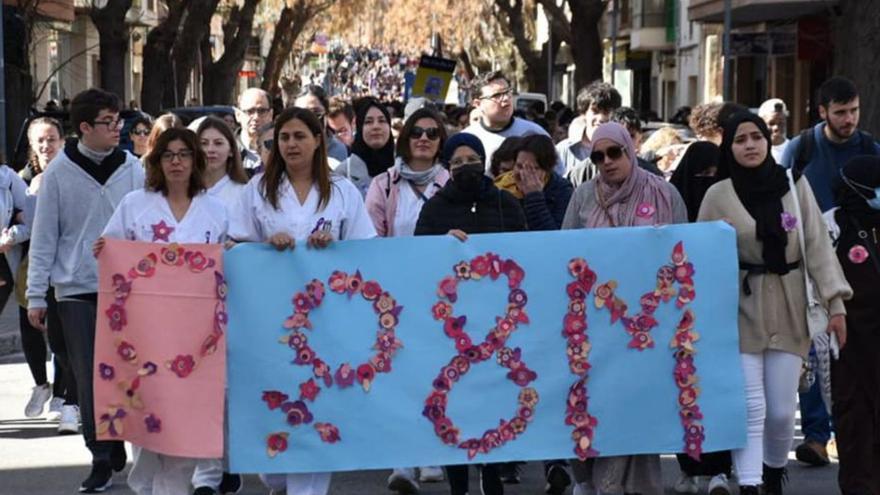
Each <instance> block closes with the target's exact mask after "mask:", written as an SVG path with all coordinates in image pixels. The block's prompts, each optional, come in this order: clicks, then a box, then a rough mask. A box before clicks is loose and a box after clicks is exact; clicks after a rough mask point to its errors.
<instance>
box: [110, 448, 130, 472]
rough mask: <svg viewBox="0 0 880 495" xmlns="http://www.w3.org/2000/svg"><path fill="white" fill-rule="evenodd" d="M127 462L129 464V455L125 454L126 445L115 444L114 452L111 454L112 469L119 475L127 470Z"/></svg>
mask: <svg viewBox="0 0 880 495" xmlns="http://www.w3.org/2000/svg"><path fill="white" fill-rule="evenodd" d="M126 462H128V454H126V452H125V443H123V442H116V443H114V444H113V452H111V453H110V467H111V468H113V470H114V471H116V472H117V473H118V472H120V471H122V470H123V469H125V463H126Z"/></svg>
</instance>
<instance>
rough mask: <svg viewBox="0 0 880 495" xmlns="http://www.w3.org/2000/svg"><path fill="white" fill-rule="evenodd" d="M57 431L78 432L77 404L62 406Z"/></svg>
mask: <svg viewBox="0 0 880 495" xmlns="http://www.w3.org/2000/svg"><path fill="white" fill-rule="evenodd" d="M58 433H79V406H62V407H61V419H60V420H59V422H58Z"/></svg>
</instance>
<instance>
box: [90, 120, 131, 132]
mask: <svg viewBox="0 0 880 495" xmlns="http://www.w3.org/2000/svg"><path fill="white" fill-rule="evenodd" d="M124 124H125V121H124V120H122V119H114V120H93V121H92V125H93V126H96V125H106V126H107V129H108V130H109V129H121V128H122V126H123V125H124Z"/></svg>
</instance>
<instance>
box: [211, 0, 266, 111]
mask: <svg viewBox="0 0 880 495" xmlns="http://www.w3.org/2000/svg"><path fill="white" fill-rule="evenodd" d="M259 3H260V0H245V2H244V6H242V7H239V6H238V5H235V6H233V7H232V9H231V11H230V12H229V14H228V15H227V17H226V21H225V22H224V23H223V55H222V56H221V57H220V58H219V59H217V60H216V61H214V60H213V58H212V55H211V45H210V43H209V40H208V38H207V37H206V38H205V39H203V40H202V47H201V48H202V67H203V71H202V74H203V80H202V101H203V103H204V104H205V105H228V104H230V103H232V99H233V93H234V91H235V83H236V81H237V80H238V72H239V71H240V70H241V67H242V65H243V64H244V57H245V54H246V52H247V47H248V44H249V43H250V40H251V32H252V30H253V24H254V13H255V12H256V10H257V6H258V5H259Z"/></svg>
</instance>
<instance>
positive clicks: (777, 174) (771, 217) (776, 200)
mask: <svg viewBox="0 0 880 495" xmlns="http://www.w3.org/2000/svg"><path fill="white" fill-rule="evenodd" d="M749 122H750V123H752V124H755V126H757V128H758V130H759V131H760V132H761V135H763V136H764V140H765V141H767V156H766V157H765V158H764V162H763V163H761V165H759V166H758V167H755V168H748V167H743V166H742V165H740V164H739V163H737V161H736V159H735V158H734V156H733V139H734V137H736V131H737V129H739V126H740V125H742V124H745V123H749ZM771 146H772V141H770V129H768V128H767V124H765V123H764V120H763V119H761V117H758V116H757V115H755V114H753V113H751V112H748V111H740V112H737V113H735V114H733V115H732V116H730V118H729V119H728V120H727V122H726V123H725V125H724V138H723V140H722V142H721V166H720V167H719V168H718V179H719V180H721V179H727V178H730V180H731V181H732V182H733V189H734V191H736V195H737V197H738V198H739V200H740V202H741V203H742V204H743V206H744V207H745V208H746V211H748V212H749V215H751V216H752V218H754V219H755V234H756V236H757V238H758V240H759V241H761V243H762V245H763V251H762V257H763V259H764V265H765V266H766V267H767V270H768V271H770V272H772V273H776V274H779V275H785V274H786V273H788V272H789V269H788V264H787V263H786V262H785V246H786V245H788V233H787V232H786V231H785V229H784V228H783V226H782V213H783V209H782V197H783V196H785V195H786V194H788V192H789V184H788V176H787V175H786V173H785V169H784V168H783V167H782V166H780V165H778V164H777V163H776V160H774V159H773V154H772V153H770V149H771ZM799 175H800V174H797V173H796V175H795V179H796V180H797V179H798V178H799Z"/></svg>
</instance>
